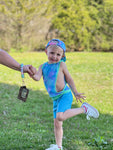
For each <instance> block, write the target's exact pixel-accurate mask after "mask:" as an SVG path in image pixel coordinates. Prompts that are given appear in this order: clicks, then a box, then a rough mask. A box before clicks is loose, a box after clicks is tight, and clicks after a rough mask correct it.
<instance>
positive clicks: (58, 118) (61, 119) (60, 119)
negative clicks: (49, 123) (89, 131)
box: [57, 112, 64, 121]
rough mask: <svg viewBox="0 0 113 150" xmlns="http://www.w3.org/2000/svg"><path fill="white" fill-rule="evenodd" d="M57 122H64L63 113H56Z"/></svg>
mask: <svg viewBox="0 0 113 150" xmlns="http://www.w3.org/2000/svg"><path fill="white" fill-rule="evenodd" d="M57 120H58V121H64V118H63V112H59V113H57Z"/></svg>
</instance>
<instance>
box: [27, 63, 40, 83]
mask: <svg viewBox="0 0 113 150" xmlns="http://www.w3.org/2000/svg"><path fill="white" fill-rule="evenodd" d="M41 67H42V65H41V66H40V67H39V69H38V71H37V70H36V68H34V67H33V66H31V68H30V69H31V71H32V72H33V74H34V75H33V76H31V78H32V79H34V80H35V81H39V80H40V78H41V76H42V69H41Z"/></svg>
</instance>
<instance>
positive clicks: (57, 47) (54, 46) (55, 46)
mask: <svg viewBox="0 0 113 150" xmlns="http://www.w3.org/2000/svg"><path fill="white" fill-rule="evenodd" d="M48 48H55V49H61V50H62V51H63V49H62V48H61V47H59V46H57V45H50V46H48V47H47V49H48ZM63 52H64V51H63Z"/></svg>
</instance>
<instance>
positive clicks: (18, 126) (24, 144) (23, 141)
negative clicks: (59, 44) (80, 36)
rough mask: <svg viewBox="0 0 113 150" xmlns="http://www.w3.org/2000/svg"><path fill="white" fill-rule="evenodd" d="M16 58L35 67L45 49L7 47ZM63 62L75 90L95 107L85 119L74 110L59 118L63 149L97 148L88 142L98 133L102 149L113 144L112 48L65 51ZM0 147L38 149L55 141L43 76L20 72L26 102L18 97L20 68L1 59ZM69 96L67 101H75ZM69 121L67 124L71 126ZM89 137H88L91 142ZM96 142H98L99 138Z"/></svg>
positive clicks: (86, 149)
mask: <svg viewBox="0 0 113 150" xmlns="http://www.w3.org/2000/svg"><path fill="white" fill-rule="evenodd" d="M10 55H12V56H13V57H14V58H15V59H16V60H17V61H18V62H20V63H23V64H32V65H33V66H35V67H36V68H38V67H39V66H40V65H41V64H42V63H44V62H45V61H47V57H46V54H45V53H44V52H41V53H36V52H34V53H11V54H10ZM66 56H67V61H66V64H67V68H68V70H69V72H70V74H71V75H72V77H73V79H74V81H75V84H76V87H77V89H78V91H79V92H81V93H85V95H86V96H87V99H86V101H87V102H88V103H90V104H91V105H93V106H94V107H96V108H97V109H98V110H99V112H100V117H99V119H97V120H95V119H91V121H87V120H86V116H85V115H79V116H76V117H73V118H71V119H68V120H66V121H65V122H64V126H63V127H64V138H63V146H64V150H96V149H97V150H98V147H97V145H95V144H94V145H93V144H91V145H88V142H92V141H93V139H94V138H95V139H96V138H97V137H103V139H104V140H105V141H107V144H106V145H105V149H108V150H112V147H113V142H112V139H113V135H112V134H113V125H112V122H113V100H112V98H113V53H67V54H66ZM0 70H1V71H0V149H1V150H30V149H32V150H43V149H45V148H47V147H49V145H50V144H52V143H55V140H54V132H53V131H54V129H53V114H52V100H51V99H50V98H49V96H48V94H47V92H46V90H45V87H44V84H43V80H42V79H41V81H39V82H36V81H33V80H32V79H31V78H30V77H29V76H28V75H27V74H25V83H26V86H27V88H29V90H30V92H29V96H28V99H27V102H26V103H23V102H21V101H20V100H18V99H17V95H18V91H19V87H20V86H21V84H22V81H21V75H20V72H18V71H14V70H11V69H9V68H7V67H5V66H2V65H0ZM79 106H81V104H80V103H76V100H75V98H74V101H73V106H72V107H79ZM70 127H71V129H70ZM92 143H93V142H92ZM100 146H102V145H101V144H100Z"/></svg>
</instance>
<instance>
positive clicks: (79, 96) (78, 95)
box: [74, 93, 86, 103]
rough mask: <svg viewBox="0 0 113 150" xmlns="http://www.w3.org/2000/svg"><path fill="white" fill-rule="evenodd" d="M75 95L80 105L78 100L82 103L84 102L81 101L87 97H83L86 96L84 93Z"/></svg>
mask: <svg viewBox="0 0 113 150" xmlns="http://www.w3.org/2000/svg"><path fill="white" fill-rule="evenodd" d="M74 95H75V98H76V101H77V103H78V100H79V101H80V102H81V103H82V100H81V99H83V100H84V99H86V96H83V95H84V93H76V94H74Z"/></svg>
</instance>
